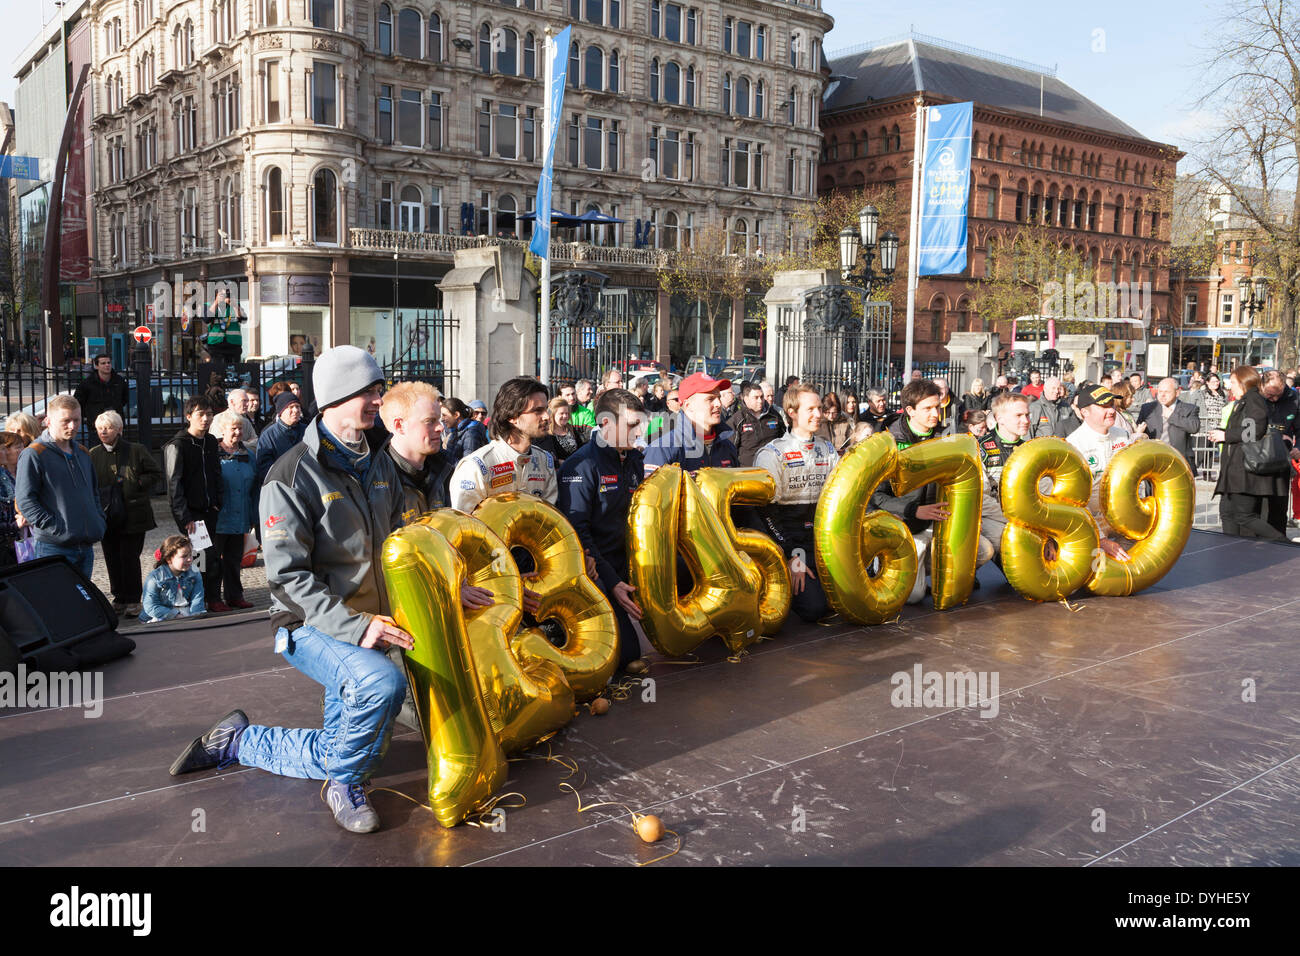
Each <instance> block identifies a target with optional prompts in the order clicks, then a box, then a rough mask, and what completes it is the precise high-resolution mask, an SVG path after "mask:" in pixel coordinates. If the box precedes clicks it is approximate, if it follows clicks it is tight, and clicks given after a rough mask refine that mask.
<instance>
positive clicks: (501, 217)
mask: <svg viewBox="0 0 1300 956" xmlns="http://www.w3.org/2000/svg"><path fill="white" fill-rule="evenodd" d="M518 211H519V204H518V202H516V200H515V197H514V196H511V195H510V194H509V193H507V194H506V195H504V196H502V197H501V198H500V199H499V200H497V227H496V229H495V230H493V232H494V234H495V235H498V236H513V235H515V233H516V232H518V228H519V220H518V219H516V218H515V215H516V213H518Z"/></svg>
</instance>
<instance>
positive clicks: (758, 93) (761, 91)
mask: <svg viewBox="0 0 1300 956" xmlns="http://www.w3.org/2000/svg"><path fill="white" fill-rule="evenodd" d="M766 112H767V87H766V86H765V85H764V83H763V81H762V80H759V81H758V83H757V85H755V87H754V115H755V116H757V117H758V118H759V119H762V118H763V115H764V114H765V113H766Z"/></svg>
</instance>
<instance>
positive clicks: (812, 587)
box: [790, 570, 831, 624]
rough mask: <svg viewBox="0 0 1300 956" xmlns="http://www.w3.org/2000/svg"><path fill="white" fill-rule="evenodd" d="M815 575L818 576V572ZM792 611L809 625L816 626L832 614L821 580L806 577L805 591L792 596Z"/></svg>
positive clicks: (804, 581)
mask: <svg viewBox="0 0 1300 956" xmlns="http://www.w3.org/2000/svg"><path fill="white" fill-rule="evenodd" d="M813 573H814V574H816V573H817V572H816V570H814V571H813ZM790 610H791V611H793V612H794V613H795V615H796V616H797V617H798V618H799V620H801V621H803V622H805V623H807V624H815V623H817V622H818V621H820V620H821V619H822V618H824V617H826V615H828V614H830V613H831V606H830V603H829V602H828V601H827V600H826V592H825V591H824V590H822V582H821V580H820V579H819V578H810V577H807V576H805V577H804V579H803V590H802V591H800V592H799V593H798V594H792V595H791V596H790Z"/></svg>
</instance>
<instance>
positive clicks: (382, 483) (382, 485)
mask: <svg viewBox="0 0 1300 956" xmlns="http://www.w3.org/2000/svg"><path fill="white" fill-rule="evenodd" d="M370 487H372V488H387V487H388V482H386V481H376V482H375V483H374V484H373V485H371V486H370Z"/></svg>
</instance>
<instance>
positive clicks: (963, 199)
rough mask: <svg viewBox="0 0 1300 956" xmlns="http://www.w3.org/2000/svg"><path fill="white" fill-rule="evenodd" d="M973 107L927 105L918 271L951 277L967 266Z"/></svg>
mask: <svg viewBox="0 0 1300 956" xmlns="http://www.w3.org/2000/svg"><path fill="white" fill-rule="evenodd" d="M974 106H975V104H974V103H946V104H944V105H943V106H931V107H929V108H928V109H927V110H926V128H925V163H924V167H923V168H924V175H923V178H922V180H921V228H920V240H919V245H918V248H917V251H918V253H919V254H920V263H919V265H918V267H917V275H923V276H946V275H956V274H959V273H962V272H965V271H966V211H967V209H969V208H970V140H971V131H972V127H973V125H974V119H975V110H974Z"/></svg>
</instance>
